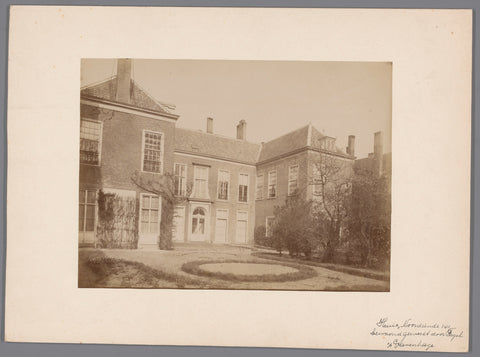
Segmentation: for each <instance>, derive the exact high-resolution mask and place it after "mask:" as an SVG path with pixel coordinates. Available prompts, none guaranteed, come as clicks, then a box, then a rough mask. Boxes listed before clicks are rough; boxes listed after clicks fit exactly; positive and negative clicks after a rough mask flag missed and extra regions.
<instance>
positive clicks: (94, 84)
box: [80, 74, 117, 91]
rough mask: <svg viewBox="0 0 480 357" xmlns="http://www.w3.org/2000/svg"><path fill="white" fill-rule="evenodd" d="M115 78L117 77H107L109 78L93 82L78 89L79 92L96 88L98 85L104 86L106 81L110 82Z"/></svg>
mask: <svg viewBox="0 0 480 357" xmlns="http://www.w3.org/2000/svg"><path fill="white" fill-rule="evenodd" d="M116 78H117V75H116V74H114V75H113V76H111V77H109V78H106V79H102V80H101V81H97V82H93V83H90V84H86V85H84V86H83V87H80V91H82V90H84V89H89V88H93V87H96V86H99V85H100V84H104V83H106V82H108V81H111V80H114V79H116Z"/></svg>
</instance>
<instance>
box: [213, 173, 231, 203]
mask: <svg viewBox="0 0 480 357" xmlns="http://www.w3.org/2000/svg"><path fill="white" fill-rule="evenodd" d="M220 172H226V173H227V174H228V181H227V183H228V186H227V198H226V199H225V198H220V197H219V194H220ZM230 177H231V175H230V171H228V170H225V169H218V171H217V197H216V198H217V200H218V201H224V202H226V201H228V200H229V199H230Z"/></svg>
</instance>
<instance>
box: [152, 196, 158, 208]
mask: <svg viewBox="0 0 480 357" xmlns="http://www.w3.org/2000/svg"><path fill="white" fill-rule="evenodd" d="M158 204H159V199H158V197H157V196H153V197H151V208H153V209H158Z"/></svg>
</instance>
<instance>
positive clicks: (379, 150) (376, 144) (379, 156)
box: [373, 131, 383, 175]
mask: <svg viewBox="0 0 480 357" xmlns="http://www.w3.org/2000/svg"><path fill="white" fill-rule="evenodd" d="M373 160H374V162H375V171H376V172H377V173H378V174H379V175H381V174H382V170H383V132H381V131H377V132H376V133H375V134H374V138H373Z"/></svg>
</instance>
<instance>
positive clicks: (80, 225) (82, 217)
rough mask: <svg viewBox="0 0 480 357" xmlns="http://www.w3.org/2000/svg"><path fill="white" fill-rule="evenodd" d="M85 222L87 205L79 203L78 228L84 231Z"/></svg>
mask: <svg viewBox="0 0 480 357" xmlns="http://www.w3.org/2000/svg"><path fill="white" fill-rule="evenodd" d="M84 223H85V205H78V230H79V231H83V225H84Z"/></svg>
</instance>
